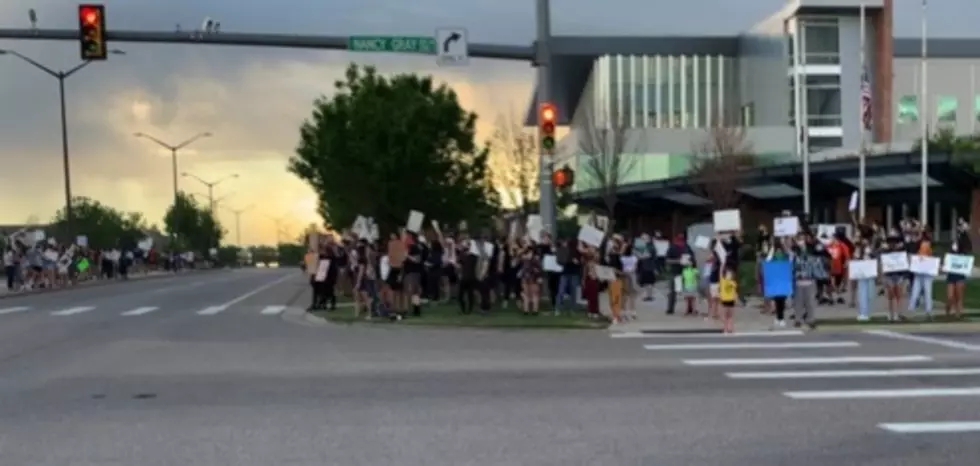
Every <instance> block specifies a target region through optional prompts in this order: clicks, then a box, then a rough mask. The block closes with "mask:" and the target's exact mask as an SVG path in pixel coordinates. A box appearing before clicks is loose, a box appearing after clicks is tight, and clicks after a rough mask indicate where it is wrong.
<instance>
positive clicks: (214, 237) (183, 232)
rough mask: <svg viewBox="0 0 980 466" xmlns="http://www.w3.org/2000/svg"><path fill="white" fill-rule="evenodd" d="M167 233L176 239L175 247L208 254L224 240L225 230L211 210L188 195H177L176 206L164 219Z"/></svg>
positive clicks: (171, 208)
mask: <svg viewBox="0 0 980 466" xmlns="http://www.w3.org/2000/svg"><path fill="white" fill-rule="evenodd" d="M163 223H164V225H165V226H166V227H167V233H168V234H170V235H172V236H173V237H174V241H175V244H174V247H175V248H176V249H178V250H190V251H195V252H198V253H200V254H205V255H206V254H207V252H208V250H209V249H211V248H216V247H218V245H220V244H221V240H222V238H224V235H225V230H224V228H222V227H221V223H220V222H218V220H217V219H216V218H215V216H214V213H213V212H211V210H210V209H207V208H204V207H201V206H200V205H198V203H197V201H196V200H194V198H193V197H192V196H190V195H188V194H187V193H184V192H180V193H177V199H176V200H175V202H174V204H172V205H171V206H170V208H168V209H167V213H166V215H164V217H163Z"/></svg>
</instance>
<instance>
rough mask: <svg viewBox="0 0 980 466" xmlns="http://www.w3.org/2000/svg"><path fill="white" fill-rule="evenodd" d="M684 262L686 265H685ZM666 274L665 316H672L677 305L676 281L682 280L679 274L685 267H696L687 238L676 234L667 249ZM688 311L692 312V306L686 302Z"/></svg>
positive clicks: (681, 234)
mask: <svg viewBox="0 0 980 466" xmlns="http://www.w3.org/2000/svg"><path fill="white" fill-rule="evenodd" d="M685 262H686V263H687V264H685ZM666 265H667V273H668V278H669V279H670V282H668V284H667V288H668V292H667V314H668V315H673V314H674V306H675V305H676V304H677V293H678V291H679V290H678V288H679V287H678V286H677V281H678V280H683V278H682V276H681V274H682V273H683V269H684V267H685V266H687V265H692V266H696V265H697V264H695V263H694V251H692V250H691V247H690V246H689V245H688V244H687V236H686V235H684V234H683V233H678V234H677V235H676V236H675V237H674V242H673V243H671V244H670V247H668V248H667V261H666ZM688 311H689V312H693V305H692V304H691V302H690V301H689V302H688Z"/></svg>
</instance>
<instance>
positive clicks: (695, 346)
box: [643, 341, 861, 351]
mask: <svg viewBox="0 0 980 466" xmlns="http://www.w3.org/2000/svg"><path fill="white" fill-rule="evenodd" d="M857 346H861V344H860V343H858V342H856V341H803V342H785V343H691V344H685V343H678V344H666V345H643V348H644V349H647V350H651V351H657V350H710V349H793V348H854V347H857Z"/></svg>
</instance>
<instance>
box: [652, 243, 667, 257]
mask: <svg viewBox="0 0 980 466" xmlns="http://www.w3.org/2000/svg"><path fill="white" fill-rule="evenodd" d="M653 249H656V250H657V257H664V256H666V255H667V250H668V249H670V242H669V241H667V240H665V239H655V240H653Z"/></svg>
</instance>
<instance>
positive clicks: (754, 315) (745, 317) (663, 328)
mask: <svg viewBox="0 0 980 466" xmlns="http://www.w3.org/2000/svg"><path fill="white" fill-rule="evenodd" d="M603 298H604V296H603V297H602V298H600V299H601V300H602V299H603ZM845 301H847V302H846V303H845V304H835V305H821V306H818V307H817V310H816V318H817V320H818V322H819V321H826V320H842V321H856V320H857V315H858V311H857V308H854V307H851V306H850V304H849V303H850V301H849V297H846V298H845ZM761 306H762V299H761V298H759V297H750V298H749V299H748V302H747V303H746V305H745V306H737V307H736V308H735V329H736V331H738V332H760V331H768V330H771V329H773V321H774V316H773V315H772V314H763V313H762V312H761V311H762V307H761ZM906 306H908V302H907V301H906V300H903V301H902V304H901V308H900V309H902V310H904V309H906ZM601 307H602V309H603V311H604V312H606V310H607V309H608V305H606V303H605V302H602V306H601ZM887 309H888V301H887V300H886V298H885V297H884V296H877V295H876V296H875V297H874V298H873V299H872V303H871V315H872V316H873V317H874V316H879V317H880V316H884V315H886V314H887ZM666 310H667V290H666V288H664V287H662V286H660V285H658V286H657V287H656V288H655V289H654V300H653V301H639V302H638V303H637V309H636V313H637V319H636V320H634V321H631V322H627V323H624V324H615V325H611V326H610V327H609V330H610V331H611V332H625V333H631V332H655V333H701V332H712V331H718V332H720V331H721V323H720V322H718V321H715V320H713V319H710V318H702V317H686V316H684V312H685V310H686V304H685V303H684V302H683V301H680V300H679V301H678V303H677V304H676V305H675V307H674V312H675V314H674V315H667V314H666ZM697 310H698V311H699V312H702V313H706V312H707V311H708V305H707V303H706V302H704V301H703V300H698V302H697ZM966 311H967V312H971V311H972V310H970V309H967V310H966ZM942 312H943V307H942V304H941V303H939V302H934V304H933V313H934V314H935V315H940V314H941V313H942ZM907 315H909V316H910V317H913V316H921V315H924V311H922V310H921V309H920V310H919V311H918V313H917V314H908V313H907ZM792 316H793V308H792V306H791V305H788V306H787V309H786V321H787V327H786V328H787V329H792V328H793V327H792Z"/></svg>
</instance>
